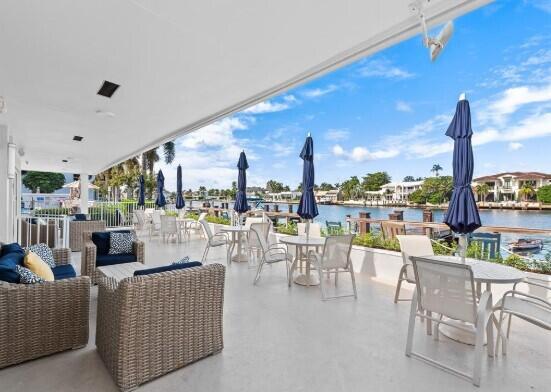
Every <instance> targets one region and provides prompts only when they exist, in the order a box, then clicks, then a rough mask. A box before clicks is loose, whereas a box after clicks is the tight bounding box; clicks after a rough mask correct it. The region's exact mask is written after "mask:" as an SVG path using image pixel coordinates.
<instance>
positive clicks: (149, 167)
mask: <svg viewBox="0 0 551 392" xmlns="http://www.w3.org/2000/svg"><path fill="white" fill-rule="evenodd" d="M162 147H163V157H164V161H165V163H166V164H170V163H172V162H173V161H174V158H175V157H176V145H175V144H174V142H166V143H165V144H163V146H162ZM158 149H159V147H157V148H153V149H151V150H148V151H146V152H144V153H143V154H142V175H143V176H144V177H145V176H146V175H147V174H149V176H150V177H155V173H154V168H155V163H157V162H159V160H160V159H161V157H160V156H159V153H158ZM147 197H148V198H150V199H151V198H152V197H153V192H152V190H151V191H150V190H148V195H147Z"/></svg>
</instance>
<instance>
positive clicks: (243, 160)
mask: <svg viewBox="0 0 551 392" xmlns="http://www.w3.org/2000/svg"><path fill="white" fill-rule="evenodd" d="M237 168H238V169H239V174H238V176H237V195H236V197H235V204H234V205H233V209H234V211H235V212H237V213H238V214H241V213H243V212H247V211H249V205H248V204H247V169H248V168H249V164H248V163H247V156H246V155H245V152H244V151H241V154H239V161H238V162H237Z"/></svg>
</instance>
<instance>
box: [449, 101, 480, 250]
mask: <svg viewBox="0 0 551 392" xmlns="http://www.w3.org/2000/svg"><path fill="white" fill-rule="evenodd" d="M446 135H447V136H449V137H451V138H452V139H453V140H454V146H453V193H452V197H451V200H450V203H449V206H448V212H447V214H446V218H445V219H444V223H445V224H447V225H448V226H449V227H450V229H452V230H453V231H454V232H455V233H458V234H460V237H459V238H460V254H461V257H462V258H464V257H465V251H466V246H467V243H466V235H467V234H469V233H472V232H473V231H475V230H476V229H478V228H479V227H480V226H482V224H481V223H480V216H479V214H478V208H477V207H476V201H475V199H474V194H473V190H472V189H471V182H472V180H473V170H474V157H473V148H472V145H471V137H472V135H473V130H472V128H471V109H470V107H469V101H467V100H466V99H461V100H460V101H459V102H458V103H457V108H456V109H455V115H454V116H453V120H452V122H451V124H450V126H449V127H448V130H447V132H446Z"/></svg>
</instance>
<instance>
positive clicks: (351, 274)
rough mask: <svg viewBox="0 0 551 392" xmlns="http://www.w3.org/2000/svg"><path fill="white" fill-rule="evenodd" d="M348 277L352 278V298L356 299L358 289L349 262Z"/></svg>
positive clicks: (352, 268)
mask: <svg viewBox="0 0 551 392" xmlns="http://www.w3.org/2000/svg"><path fill="white" fill-rule="evenodd" d="M349 270H350V279H352V289H353V290H354V298H355V299H358V290H357V289H356V276H355V275H354V267H352V263H350V268H349Z"/></svg>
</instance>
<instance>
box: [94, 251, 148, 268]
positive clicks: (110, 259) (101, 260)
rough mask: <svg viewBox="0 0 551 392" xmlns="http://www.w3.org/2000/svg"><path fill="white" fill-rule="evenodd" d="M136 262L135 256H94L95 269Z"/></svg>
mask: <svg viewBox="0 0 551 392" xmlns="http://www.w3.org/2000/svg"><path fill="white" fill-rule="evenodd" d="M136 261H138V259H137V258H136V255H131V254H126V255H125V254H121V255H98V256H96V267H103V266H106V265H113V264H123V263H134V262H136Z"/></svg>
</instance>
